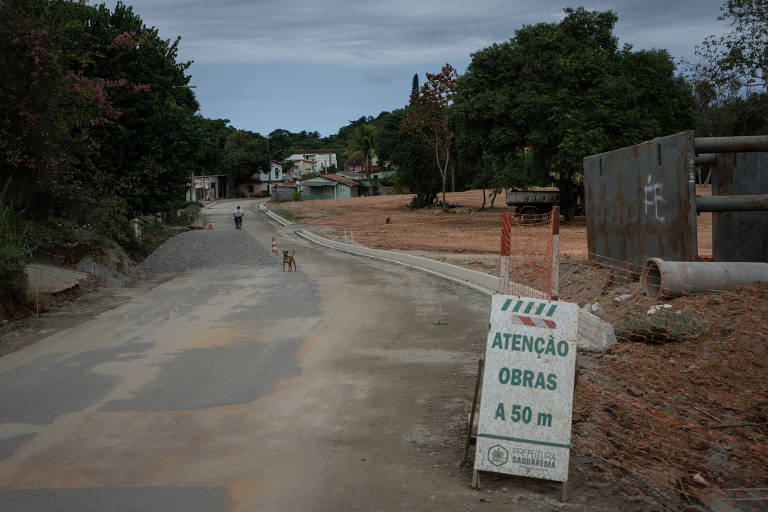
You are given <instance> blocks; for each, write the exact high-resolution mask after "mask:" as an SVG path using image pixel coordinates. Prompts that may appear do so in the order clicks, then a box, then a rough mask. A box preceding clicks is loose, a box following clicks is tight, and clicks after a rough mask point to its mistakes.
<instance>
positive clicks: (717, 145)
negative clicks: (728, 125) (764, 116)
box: [693, 135, 768, 154]
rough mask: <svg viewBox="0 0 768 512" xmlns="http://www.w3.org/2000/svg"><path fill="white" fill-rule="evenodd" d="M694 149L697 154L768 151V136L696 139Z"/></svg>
mask: <svg viewBox="0 0 768 512" xmlns="http://www.w3.org/2000/svg"><path fill="white" fill-rule="evenodd" d="M693 148H694V150H695V151H696V154H701V153H742V152H744V153H746V152H761V151H768V135H750V136H744V137H696V138H695V139H693Z"/></svg>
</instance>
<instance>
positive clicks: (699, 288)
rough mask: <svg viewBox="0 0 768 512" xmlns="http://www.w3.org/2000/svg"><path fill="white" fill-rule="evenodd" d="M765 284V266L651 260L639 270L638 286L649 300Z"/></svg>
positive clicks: (766, 279) (766, 272) (760, 264)
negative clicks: (640, 271) (744, 285)
mask: <svg viewBox="0 0 768 512" xmlns="http://www.w3.org/2000/svg"><path fill="white" fill-rule="evenodd" d="M757 281H764V282H768V263H743V262H704V261H664V260H662V259H661V258H651V259H649V260H648V261H647V262H646V264H645V268H644V269H643V274H642V276H641V277H640V284H641V285H642V287H643V291H645V294H646V295H648V296H650V297H679V296H680V295H683V294H691V293H708V292H713V291H721V290H726V289H728V288H731V287H733V286H739V285H742V284H751V283H754V282H757Z"/></svg>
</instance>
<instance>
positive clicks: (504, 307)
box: [501, 299, 512, 311]
mask: <svg viewBox="0 0 768 512" xmlns="http://www.w3.org/2000/svg"><path fill="white" fill-rule="evenodd" d="M510 304H512V299H507V300H506V301H504V305H503V306H501V310H502V311H506V310H507V308H508V307H509V305H510Z"/></svg>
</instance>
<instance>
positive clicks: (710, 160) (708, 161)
mask: <svg viewBox="0 0 768 512" xmlns="http://www.w3.org/2000/svg"><path fill="white" fill-rule="evenodd" d="M693 163H694V165H715V164H716V163H717V153H702V154H701V155H696V156H695V157H693Z"/></svg>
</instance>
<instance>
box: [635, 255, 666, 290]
mask: <svg viewBox="0 0 768 512" xmlns="http://www.w3.org/2000/svg"><path fill="white" fill-rule="evenodd" d="M654 259H655V258H654ZM640 284H641V285H642V287H643V291H644V292H645V294H646V295H648V296H649V297H658V296H659V295H660V293H661V270H659V265H658V264H657V263H656V262H655V261H654V260H653V259H650V260H648V261H647V262H646V264H645V268H644V269H643V273H642V275H641V277H640Z"/></svg>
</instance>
